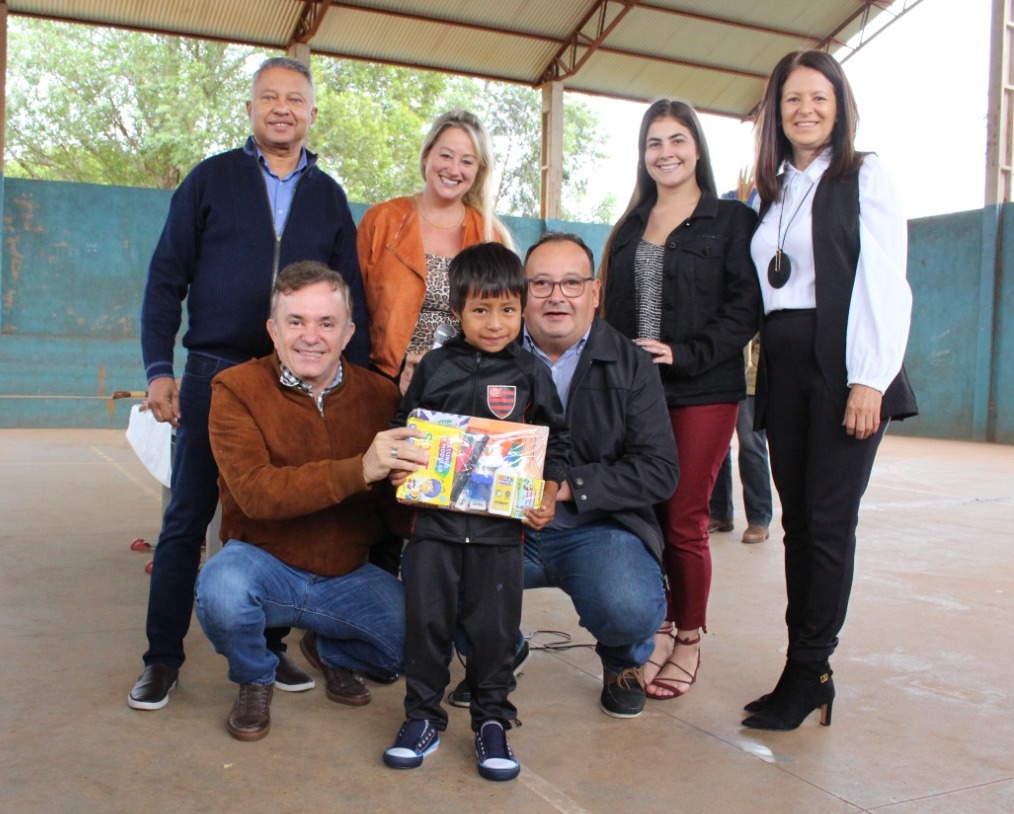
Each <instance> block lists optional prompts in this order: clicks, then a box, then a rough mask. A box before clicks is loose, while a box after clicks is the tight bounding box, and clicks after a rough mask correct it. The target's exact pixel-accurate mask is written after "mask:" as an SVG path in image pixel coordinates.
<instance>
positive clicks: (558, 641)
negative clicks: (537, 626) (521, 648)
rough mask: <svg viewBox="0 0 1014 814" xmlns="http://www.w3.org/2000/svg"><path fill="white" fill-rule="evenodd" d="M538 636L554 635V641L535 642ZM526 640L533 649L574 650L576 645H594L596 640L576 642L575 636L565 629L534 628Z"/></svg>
mask: <svg viewBox="0 0 1014 814" xmlns="http://www.w3.org/2000/svg"><path fill="white" fill-rule="evenodd" d="M536 636H554V637H556V638H555V639H554V640H552V641H548V642H546V643H544V644H533V643H532V640H533V639H534V638H535V637H536ZM525 641H527V642H528V643H529V644H528V646H529V647H530V648H531V649H532V650H572V649H573V648H575V647H594V646H595V642H575V641H574V637H573V636H571V635H570V634H569V633H567V632H566V631H563V630H533V631H532V632H531V633H530V634H528V635H527V636H525Z"/></svg>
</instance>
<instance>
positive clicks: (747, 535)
mask: <svg viewBox="0 0 1014 814" xmlns="http://www.w3.org/2000/svg"><path fill="white" fill-rule="evenodd" d="M768 536H769V534H768V527H767V526H759V525H757V524H756V523H751V524H750V525H749V526H747V527H746V531H744V532H743V542H744V543H763V542H764V541H765V540H766V539H767V538H768Z"/></svg>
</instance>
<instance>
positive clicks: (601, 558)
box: [525, 523, 666, 673]
mask: <svg viewBox="0 0 1014 814" xmlns="http://www.w3.org/2000/svg"><path fill="white" fill-rule="evenodd" d="M550 587H552V588H560V589H561V590H563V591H564V592H565V593H566V594H567V595H568V596H570V598H571V601H572V602H573V603H574V609H575V610H576V611H577V615H578V621H579V623H580V625H581V627H583V628H584V629H585V630H587V631H588V632H589V633H591V635H592V636H594V637H595V640H596V642H597V644H596V646H595V652H597V653H598V654H599V658H601V659H602V666H603V667H604V668H605V669H606V670H608V671H609V672H611V673H619V672H622V671H623V670H624V669H626V668H628V667H640V666H641V665H642V664H644V662H645V661H647V660H648V658H650V656H651V653H652V650H653V648H654V643H653V639H652V636H653V634H654V633H655V631H656V630H657V629H658V626H659V625H660V624H661V623H662V620H663V619H665V610H666V604H665V592H664V590H663V584H662V568H661V566H660V565H659V564H658V562H657V561H656V560H655V558H654V557H653V556H652V555H651V554H650V553H649V552H648V549H647V548H645V546H644V543H642V542H641V540H640V539H639V538H638V537H636V536H635V535H634V534H632V533H631V532H629V531H627V530H626V529H623V528H621V527H619V526H614V525H611V524H605V523H595V524H591V525H587V526H579V527H577V528H573V529H544V530H542V531H540V532H537V531H531V530H528V531H526V533H525V588H550Z"/></svg>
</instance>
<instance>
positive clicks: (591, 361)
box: [556, 318, 680, 567]
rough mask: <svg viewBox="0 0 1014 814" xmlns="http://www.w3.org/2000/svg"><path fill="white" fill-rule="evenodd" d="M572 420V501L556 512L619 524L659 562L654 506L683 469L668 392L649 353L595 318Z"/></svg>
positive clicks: (570, 408)
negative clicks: (675, 438) (589, 515)
mask: <svg viewBox="0 0 1014 814" xmlns="http://www.w3.org/2000/svg"><path fill="white" fill-rule="evenodd" d="M567 423H568V425H569V426H570V443H571V452H570V456H571V461H570V470H569V472H568V473H567V481H568V482H569V483H570V489H571V492H572V493H573V495H574V502H573V503H570V502H567V503H557V508H556V511H557V515H558V516H559V514H560V513H561V512H567V511H571V512H577V513H578V514H582V515H583V514H586V513H592V514H593V515H597V516H598V517H601V519H602V522H612V523H617V524H618V525H620V526H621V527H623V528H625V529H627V530H628V531H630V532H632V533H633V534H635V535H636V536H637V537H638V538H640V540H641V541H642V542H643V543H644V545H645V547H646V548H647V549H648V550H649V551H650V552H651V554H652V556H654V557H655V559H656V560H658V561H659V562H661V560H662V533H661V531H660V530H659V527H658V521H657V520H656V518H655V511H654V509H653V508H652V507H653V504H655V503H659V502H661V501H663V500H667V499H668V498H669V496H670V495H671V494H672V493H673V491H674V490H675V489H676V481H677V480H678V479H679V471H680V470H679V462H678V460H677V457H676V444H675V442H674V441H673V436H672V431H671V430H670V427H669V414H668V411H667V410H666V405H665V394H664V393H663V392H662V387H661V385H660V384H659V380H658V374H657V373H656V371H655V365H654V364H653V363H652V361H651V358H650V357H649V356H648V354H647V353H645V352H644V351H642V350H641V349H640V348H638V347H636V346H635V345H634V344H633V343H632V342H631V341H630V340H629V339H627V338H626V337H625V336H623V335H622V334H621V333H619V332H618V331H617V330H615V329H614V328H613V327H611V326H610V325H608V324H606V323H605V322H603V321H602V320H600V319H597V318H596V319H595V321H594V322H593V323H592V327H591V331H590V332H589V334H588V342H587V344H586V345H585V347H584V350H582V352H581V358H580V359H579V360H578V365H577V370H576V371H575V372H574V378H573V379H572V380H571V384H570V397H569V398H568V400H567ZM598 517H596V518H595V519H596V520H598ZM603 567H608V563H606V564H603Z"/></svg>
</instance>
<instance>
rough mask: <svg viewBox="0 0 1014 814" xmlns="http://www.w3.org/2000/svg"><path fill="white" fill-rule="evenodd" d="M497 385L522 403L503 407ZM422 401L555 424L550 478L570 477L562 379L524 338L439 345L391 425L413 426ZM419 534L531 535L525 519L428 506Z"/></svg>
mask: <svg viewBox="0 0 1014 814" xmlns="http://www.w3.org/2000/svg"><path fill="white" fill-rule="evenodd" d="M490 385H493V386H497V385H499V386H506V387H516V388H517V389H516V391H515V392H516V397H515V400H514V407H513V409H512V410H511V411H510V413H508V414H507V415H496V414H494V413H493V412H492V410H491V409H490V407H489V406H488V404H487V386H490ZM416 407H423V408H425V409H429V410H441V411H443V412H445V413H458V414H459V415H471V416H480V417H483V418H499V419H501V420H503V421H515V422H519V423H524V424H541V425H543V426H546V427H549V443H548V446H547V449H546V463H545V467H544V469H543V478H544V480H547V481H556V482H557V483H562V482H563V479H564V477H565V476H566V473H567V464H568V461H569V457H570V455H569V446H570V445H569V436H568V432H567V425H566V421H565V419H564V415H563V405H562V404H561V403H560V397H559V396H558V395H557V393H556V385H554V384H553V378H552V376H551V375H550V373H549V368H547V367H546V366H545V365H544V364H543V363H542V362H540V361H539V360H538V359H536V358H535V357H534V356H532V354H530V353H528V351H525V350H522V349H521V346H520V344H519V343H517V342H513V343H511V344H510V345H508V346H507V347H506V348H504V349H503V350H502V351H499V352H498V353H485V352H483V351H480V350H477V349H476V348H473V347H472V346H471V345H469V344H468V343H467V342H465V340H464V338H463V337H462V336H461V335H460V334H459V335H458V336H457V337H455V338H454V339H452V340H451V341H449V342H447V343H446V344H445V345H443V346H442V347H440V348H436V349H435V350H431V351H430V352H429V353H427V354H426V355H425V356H423V358H422V360H421V361H420V362H419V365H418V366H417V367H416V369H415V372H414V373H413V374H412V382H411V384H410V385H409V387H408V390H407V391H406V393H405V396H404V398H403V399H402V400H401V406H400V407H399V408H398V412H397V414H396V415H395V417H394V419H393V420H392V421H391V426H392V427H403V426H405V422H406V421H407V419H408V414H409V413H410V412H411V411H412V410H414V409H415V408H416ZM412 534H413V536H414V537H423V538H426V539H429V540H444V541H446V542H452V543H487V544H492V545H507V544H511V543H520V542H521V541H522V540H523V539H524V526H522V525H521V521H520V520H514V519H511V518H504V517H490V516H486V515H479V514H466V513H463V512H454V511H448V510H446V509H436V508H420V509H417V510H416V512H415V517H414V518H413V520H412Z"/></svg>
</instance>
